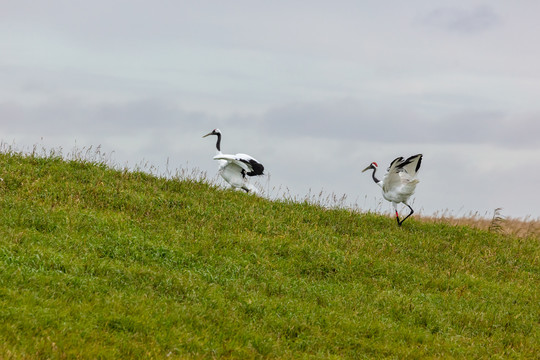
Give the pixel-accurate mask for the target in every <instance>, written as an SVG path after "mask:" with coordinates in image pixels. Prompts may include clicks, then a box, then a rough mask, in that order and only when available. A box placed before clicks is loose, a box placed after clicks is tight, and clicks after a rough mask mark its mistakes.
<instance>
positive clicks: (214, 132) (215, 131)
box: [203, 129, 221, 138]
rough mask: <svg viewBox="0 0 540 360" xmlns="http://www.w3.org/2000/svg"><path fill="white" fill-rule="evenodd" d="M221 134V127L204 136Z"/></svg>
mask: <svg viewBox="0 0 540 360" xmlns="http://www.w3.org/2000/svg"><path fill="white" fill-rule="evenodd" d="M220 134H221V131H219V129H214V130H212V131H210V132H209V133H208V134H206V135H204V136H203V138H205V137H207V136H209V135H220Z"/></svg>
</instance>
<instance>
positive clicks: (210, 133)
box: [203, 131, 212, 138]
mask: <svg viewBox="0 0 540 360" xmlns="http://www.w3.org/2000/svg"><path fill="white" fill-rule="evenodd" d="M208 135H212V131H210V132H209V133H208V134H206V135H204V136H203V138H205V137H207V136H208Z"/></svg>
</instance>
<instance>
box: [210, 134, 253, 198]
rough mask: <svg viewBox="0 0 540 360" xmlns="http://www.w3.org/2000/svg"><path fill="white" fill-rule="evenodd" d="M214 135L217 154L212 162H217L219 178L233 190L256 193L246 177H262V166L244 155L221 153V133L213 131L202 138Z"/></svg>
mask: <svg viewBox="0 0 540 360" xmlns="http://www.w3.org/2000/svg"><path fill="white" fill-rule="evenodd" d="M210 135H216V136H217V142H216V149H217V154H216V156H214V160H217V161H219V169H218V172H219V174H220V175H221V177H222V178H223V179H224V180H225V181H226V182H228V183H229V184H230V185H231V186H232V187H234V188H240V189H242V190H244V191H245V192H254V193H257V188H256V187H255V186H253V185H251V184H250V183H248V181H247V178H246V175H247V176H257V175H263V171H264V166H263V165H262V164H261V163H260V162H258V161H257V160H256V159H254V158H253V157H251V156H249V155H246V154H236V155H228V154H223V153H222V152H221V131H220V130H219V129H214V130H212V131H210V132H209V133H208V134H206V135H204V136H203V138H205V137H207V136H210Z"/></svg>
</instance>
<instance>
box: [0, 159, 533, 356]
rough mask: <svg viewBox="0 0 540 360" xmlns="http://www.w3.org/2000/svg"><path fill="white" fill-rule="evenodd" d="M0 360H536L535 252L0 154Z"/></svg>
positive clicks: (189, 184) (195, 183) (512, 240)
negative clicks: (60, 359) (126, 359)
mask: <svg viewBox="0 0 540 360" xmlns="http://www.w3.org/2000/svg"><path fill="white" fill-rule="evenodd" d="M0 177H2V178H3V181H0V206H1V213H0V358H6V359H10V358H11V359H21V358H92V359H95V358H115V359H116V358H141V357H145V358H166V357H168V358H290V359H293V358H294V359H298V358H300V359H302V358H305V359H341V358H345V359H346V358H349V359H359V358H372V357H375V358H384V357H388V358H426V357H427V358H536V357H537V356H538V354H539V353H540V345H539V344H540V339H539V324H540V308H539V303H540V296H539V288H540V271H539V264H538V261H539V254H540V251H539V250H540V247H539V245H540V244H539V239H538V238H537V237H527V238H523V237H514V236H507V235H502V234H496V233H490V232H487V231H481V230H477V229H473V228H470V227H465V226H450V225H445V224H430V223H424V222H420V221H417V220H415V219H414V217H413V218H411V219H410V220H407V222H405V224H404V225H403V227H402V228H398V227H397V225H396V223H395V220H394V219H392V218H388V217H385V216H380V215H377V214H371V213H358V212H354V211H349V210H345V209H331V210H328V209H325V208H324V207H322V206H318V205H313V204H308V203H305V202H304V203H297V202H292V201H286V200H283V201H270V200H267V199H264V198H260V197H256V196H249V195H246V194H244V193H241V192H236V191H230V190H221V189H219V188H217V187H216V186H213V185H211V184H208V182H207V181H205V180H204V179H200V178H199V179H196V178H194V177H189V176H186V177H176V178H174V179H164V178H160V177H155V176H151V175H148V174H145V173H143V172H137V171H135V172H129V171H125V170H118V169H113V168H111V167H109V166H107V165H106V164H104V163H103V162H100V161H94V160H92V161H85V160H80V159H79V160H71V161H67V160H63V159H62V157H60V156H56V155H54V154H51V155H47V156H37V155H35V154H33V155H32V154H31V155H21V154H19V153H15V152H13V151H5V150H4V153H2V154H0Z"/></svg>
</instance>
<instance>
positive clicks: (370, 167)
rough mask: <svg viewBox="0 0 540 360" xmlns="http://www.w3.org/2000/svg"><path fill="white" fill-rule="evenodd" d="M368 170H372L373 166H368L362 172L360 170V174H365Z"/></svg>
mask: <svg viewBox="0 0 540 360" xmlns="http://www.w3.org/2000/svg"><path fill="white" fill-rule="evenodd" d="M369 169H373V165H371V164H369V166H368V167H367V168H365V169H364V170H362V172H366V171H368V170H369Z"/></svg>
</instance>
